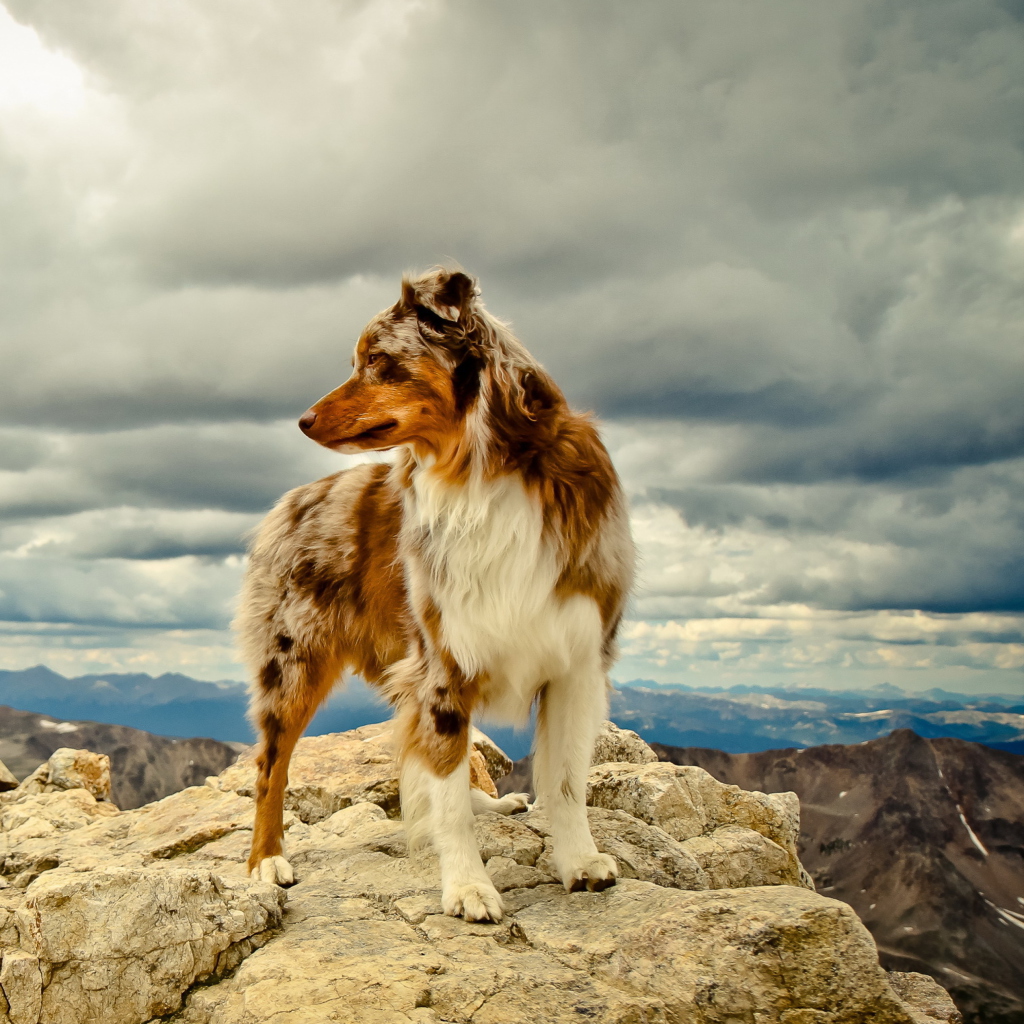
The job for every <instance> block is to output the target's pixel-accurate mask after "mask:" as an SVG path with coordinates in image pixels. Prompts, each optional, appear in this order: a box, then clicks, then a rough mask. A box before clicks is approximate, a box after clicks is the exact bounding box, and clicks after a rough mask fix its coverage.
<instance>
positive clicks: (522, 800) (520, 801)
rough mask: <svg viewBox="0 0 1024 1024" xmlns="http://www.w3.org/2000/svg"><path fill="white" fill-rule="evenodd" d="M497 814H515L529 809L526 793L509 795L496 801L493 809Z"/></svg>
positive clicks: (528, 798)
mask: <svg viewBox="0 0 1024 1024" xmlns="http://www.w3.org/2000/svg"><path fill="white" fill-rule="evenodd" d="M494 809H495V810H496V811H497V812H498V813H499V814H517V813H518V812H519V811H528V810H529V809H530V797H529V795H528V794H527V793H509V794H507V795H506V796H503V797H502V798H501V799H500V800H499V801H498V806H497V807H495V808H494Z"/></svg>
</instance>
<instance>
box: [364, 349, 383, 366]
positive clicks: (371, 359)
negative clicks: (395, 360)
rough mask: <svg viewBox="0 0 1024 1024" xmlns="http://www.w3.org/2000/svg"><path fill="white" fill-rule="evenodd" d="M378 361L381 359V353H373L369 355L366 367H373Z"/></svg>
mask: <svg viewBox="0 0 1024 1024" xmlns="http://www.w3.org/2000/svg"><path fill="white" fill-rule="evenodd" d="M378 359H380V353H379V352H371V353H370V354H369V355H368V356H367V357H366V365H367V366H373V364H374V363H375V362H377V360H378Z"/></svg>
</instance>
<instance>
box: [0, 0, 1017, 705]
mask: <svg viewBox="0 0 1024 1024" xmlns="http://www.w3.org/2000/svg"><path fill="white" fill-rule="evenodd" d="M5 4H6V6H3V5H0V352H2V355H0V620H2V621H0V667H6V668H20V667H25V666H28V665H32V664H35V663H38V662H43V663H45V664H48V665H50V666H51V667H52V668H54V669H56V670H58V671H61V672H64V673H65V674H74V673H77V672H88V671H107V670H111V671H113V670H118V669H120V670H135V671H138V670H142V671H149V672H153V673H156V672H159V671H164V670H179V671H184V672H187V673H189V674H191V675H194V676H196V677H199V678H206V679H218V678H240V677H241V674H242V669H241V667H240V666H239V665H238V664H237V662H236V661H235V659H234V656H233V653H232V649H231V641H230V635H229V633H228V632H227V629H226V625H227V622H228V621H229V619H230V615H231V608H232V604H233V600H234V594H235V592H236V590H237V587H238V581H239V576H240V573H241V570H242V565H243V556H244V544H243V541H242V539H241V538H242V536H243V534H244V532H245V531H246V530H248V529H249V528H250V527H251V526H253V525H254V524H255V523H256V522H257V521H258V519H259V517H260V515H261V513H262V512H263V511H265V510H266V509H267V508H268V507H269V505H270V504H271V503H272V502H273V501H274V500H275V499H276V497H277V496H278V495H280V493H281V492H283V491H284V490H285V489H287V488H289V487H291V486H294V485H295V484H298V483H301V482H304V481H307V480H310V479H313V478H315V477H316V476H318V475H322V474H324V473H327V472H333V471H334V470H335V469H337V468H339V467H340V466H341V465H343V464H344V461H345V460H344V459H343V458H342V457H340V456H335V455H332V454H331V453H329V452H327V451H324V450H322V449H319V448H317V447H316V446H315V445H313V444H312V443H310V442H309V441H307V440H306V439H305V438H303V437H302V436H301V434H300V433H299V431H298V430H297V429H296V427H295V425H294V421H295V419H296V417H297V416H298V415H299V414H300V413H301V412H302V411H303V410H305V409H306V407H307V406H308V405H309V404H310V403H311V402H312V401H313V400H315V399H316V398H318V397H319V396H320V395H321V394H323V393H324V392H326V391H328V390H330V389H331V388H332V387H334V386H336V385H337V384H338V383H340V382H341V381H342V380H343V379H344V378H345V377H346V376H347V374H348V359H349V355H350V352H351V348H352V345H353V342H354V340H355V338H356V336H357V333H358V330H359V328H360V326H361V325H362V324H363V323H364V322H365V321H366V320H367V319H368V318H369V317H370V316H371V315H372V314H373V313H375V312H376V311H377V310H378V309H380V308H382V307H383V306H385V305H388V304H390V303H391V302H392V301H393V299H394V298H395V297H396V296H397V284H398V278H399V275H400V273H401V271H402V270H403V269H406V268H413V267H424V266H428V265H430V264H432V263H434V262H437V261H439V260H443V259H446V258H452V259H456V260H458V261H460V262H461V263H462V264H463V265H464V266H465V267H466V268H467V269H468V270H470V271H471V272H473V273H475V274H476V275H478V276H479V278H480V280H481V284H482V287H483V292H484V299H485V301H486V302H487V303H488V305H489V307H490V308H491V310H492V311H493V312H495V313H496V314H498V315H500V316H502V317H504V318H507V319H510V320H511V321H512V322H513V324H514V325H515V327H516V329H517V331H518V333H519V334H520V336H521V337H522V338H523V340H524V341H525V342H526V344H527V345H528V346H529V347H530V348H531V349H532V350H533V351H534V352H535V353H536V354H537V355H538V356H539V357H540V358H541V359H542V360H543V361H544V362H545V363H546V365H547V366H548V367H549V368H550V369H551V370H552V371H553V373H554V374H555V376H556V378H557V379H558V380H559V381H560V382H561V384H562V385H563V386H564V388H565V390H566V391H567V393H568V394H569V396H570V398H571V399H572V401H573V402H574V403H576V404H577V405H578V406H581V407H588V408H591V409H594V410H595V411H596V412H597V413H598V414H599V415H600V417H601V418H602V420H603V422H604V429H605V435H606V438H607V441H608V444H609V447H610V449H611V451H612V453H613V456H614V458H615V461H616V464H617V466H618V468H619V471H620V473H621V474H622V476H623V479H624V481H625V483H626V486H627V488H628V490H629V493H630V496H631V500H632V504H633V512H634V526H635V532H636V537H637V540H638V542H639V545H640V548H641V551H642V556H643V567H642V572H641V580H640V586H639V588H638V592H637V597H636V601H635V606H634V608H633V614H632V620H631V622H630V623H629V624H628V625H627V627H626V630H625V637H624V644H623V646H624V651H625V654H624V658H623V661H622V663H621V664H620V666H619V667H618V669H617V670H616V676H617V677H618V678H620V679H630V678H635V677H642V678H648V679H656V680H660V681H664V682H672V681H680V682H686V683H689V684H691V685H706V684H716V685H717V684H722V685H730V684H731V683H735V682H764V683H769V682H771V683H778V682H786V683H791V684H793V685H808V684H816V685H820V684H825V685H830V686H843V687H845V686H863V685H875V684H878V683H882V682H891V683H896V684H898V685H901V686H905V687H908V688H914V689H922V688H927V687H930V686H935V685H940V686H945V687H948V688H953V689H961V690H967V691H969V692H984V691H993V692H994V691H1002V692H1013V691H1014V690H1017V691H1024V400H1022V399H1024V298H1022V295H1024V292H1022V280H1024V276H1022V275H1024V7H1022V6H1021V2H1020V0H831V2H829V3H821V2H820V0H777V2H773V3H770V4H768V3H762V2H755V0H686V2H683V3H679V2H671V0H660V2H650V3H632V4H623V3H605V2H602V0H586V2H583V0H579V2H568V3H562V4H555V5H552V4H550V3H534V2H529V0H522V2H518V3H515V4H510V3H500V4H496V3H483V4H482V3H479V2H470V0H465V2H442V0H361V2H349V0H308V2H305V3H302V4H289V3H285V2H284V0H255V2H254V0H245V2H241V0H223V2H220V3H217V4H210V3H207V2H205V0H171V2H160V3H157V2H139V0H76V2H75V3H65V4H39V3H36V2H31V0H5Z"/></svg>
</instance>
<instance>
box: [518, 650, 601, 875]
mask: <svg viewBox="0 0 1024 1024" xmlns="http://www.w3.org/2000/svg"><path fill="white" fill-rule="evenodd" d="M606 689H607V685H606V682H605V678H604V674H603V673H601V672H598V671H596V670H595V671H593V672H588V673H580V674H576V675H570V676H568V677H565V678H562V679H557V680H552V681H551V682H550V683H548V685H547V686H546V687H545V688H544V691H543V693H542V694H541V699H540V706H539V708H538V716H537V739H536V744H535V749H534V760H533V778H534V786H535V788H536V791H537V806H538V809H540V810H543V813H544V814H546V815H547V818H548V821H549V824H550V827H551V842H552V846H553V847H554V851H553V853H554V861H555V868H556V870H557V871H558V874H559V876H560V877H561V879H562V883H563V884H564V885H565V887H566V889H568V890H569V891H570V892H573V891H575V890H578V889H584V888H586V889H589V890H590V891H591V892H599V891H600V890H602V889H607V888H608V887H609V886H611V885H614V884H615V878H616V876H617V874H618V866H617V865H616V863H615V858H614V857H611V856H609V855H608V854H606V853H599V852H598V849H597V846H596V844H595V843H594V839H593V837H592V836H591V834H590V823H589V822H588V821H587V807H586V795H587V771H588V769H589V768H590V759H591V757H592V756H593V752H594V740H595V739H596V738H597V733H598V730H599V728H600V725H601V721H602V720H603V718H604V715H605V710H606V707H607V697H606V696H605V694H606Z"/></svg>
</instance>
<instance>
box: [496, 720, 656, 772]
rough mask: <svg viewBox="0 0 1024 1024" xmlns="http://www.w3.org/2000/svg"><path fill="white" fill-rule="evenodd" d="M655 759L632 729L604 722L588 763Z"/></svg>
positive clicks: (633, 762) (646, 761)
mask: <svg viewBox="0 0 1024 1024" xmlns="http://www.w3.org/2000/svg"><path fill="white" fill-rule="evenodd" d="M657 760H658V755H657V754H656V753H655V752H654V751H653V750H651V748H650V747H649V746H648V745H647V744H646V743H644V741H643V740H642V739H640V737H639V736H638V735H637V734H636V733H635V732H633V730H632V729H620V728H619V727H618V726H617V725H616V724H615V723H614V722H604V723H603V724H602V725H601V731H600V732H599V733H598V734H597V740H596V742H595V743H594V756H593V757H592V758H591V759H590V763H591V764H592V765H593V764H608V763H609V762H612V761H618V762H628V763H629V764H651V763H653V762H654V761H657ZM509 770H510V771H511V769H509ZM506 774H507V773H506Z"/></svg>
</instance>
